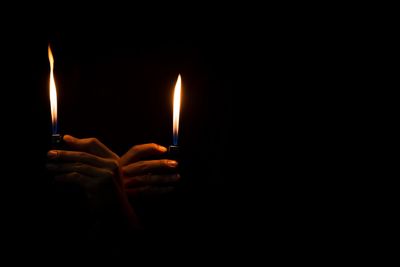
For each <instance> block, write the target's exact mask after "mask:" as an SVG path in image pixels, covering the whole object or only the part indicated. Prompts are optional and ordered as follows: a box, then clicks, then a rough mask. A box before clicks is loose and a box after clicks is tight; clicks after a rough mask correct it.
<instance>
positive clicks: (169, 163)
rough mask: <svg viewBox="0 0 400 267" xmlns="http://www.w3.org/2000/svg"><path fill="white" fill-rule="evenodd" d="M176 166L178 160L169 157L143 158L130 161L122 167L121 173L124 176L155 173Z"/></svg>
mask: <svg viewBox="0 0 400 267" xmlns="http://www.w3.org/2000/svg"><path fill="white" fill-rule="evenodd" d="M177 166H178V162H177V161H175V160H170V159H161V160H144V161H138V162H135V163H131V164H129V165H127V166H124V167H122V169H121V170H122V174H123V175H124V176H128V177H129V176H136V175H144V174H147V173H149V172H150V173H157V172H162V171H170V170H173V169H175V168H176V167H177Z"/></svg>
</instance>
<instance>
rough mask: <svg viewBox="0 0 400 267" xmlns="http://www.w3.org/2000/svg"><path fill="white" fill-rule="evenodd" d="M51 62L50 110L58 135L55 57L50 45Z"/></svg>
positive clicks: (54, 130) (55, 132) (54, 131)
mask: <svg viewBox="0 0 400 267" xmlns="http://www.w3.org/2000/svg"><path fill="white" fill-rule="evenodd" d="M48 54H49V62H50V84H49V88H50V108H51V123H52V126H53V134H57V90H56V83H55V81H54V57H53V53H52V52H51V48H50V45H49V47H48Z"/></svg>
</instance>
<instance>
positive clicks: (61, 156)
mask: <svg viewBox="0 0 400 267" xmlns="http://www.w3.org/2000/svg"><path fill="white" fill-rule="evenodd" d="M47 155H48V158H49V159H51V160H52V161H57V162H60V161H65V162H81V163H85V164H89V165H92V166H95V167H101V168H107V169H109V170H113V171H114V170H116V169H118V162H117V161H116V160H114V159H106V158H101V157H98V156H95V155H93V154H89V153H86V152H80V151H66V150H50V151H49V152H48V153H47Z"/></svg>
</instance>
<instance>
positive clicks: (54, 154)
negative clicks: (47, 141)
mask: <svg viewBox="0 0 400 267" xmlns="http://www.w3.org/2000/svg"><path fill="white" fill-rule="evenodd" d="M57 156H58V152H57V151H56V150H50V151H49V152H47V157H48V158H49V159H55V158H57Z"/></svg>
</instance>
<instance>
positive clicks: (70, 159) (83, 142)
mask: <svg viewBox="0 0 400 267" xmlns="http://www.w3.org/2000/svg"><path fill="white" fill-rule="evenodd" d="M64 141H65V143H66V146H67V147H68V148H69V149H71V150H69V151H67V150H51V151H49V152H48V157H49V159H50V162H49V163H48V164H47V165H46V167H47V169H48V170H49V171H51V172H53V173H54V174H55V179H56V181H58V182H66V183H76V184H79V185H80V186H82V187H84V188H85V189H86V190H87V191H88V192H96V191H97V190H98V189H99V187H100V186H101V185H102V184H106V183H109V182H115V183H116V184H117V185H121V184H122V183H121V178H120V175H119V168H118V159H119V157H118V156H117V155H116V154H115V153H114V152H112V151H111V150H110V149H108V148H107V147H106V146H105V145H104V144H102V143H101V142H100V141H99V140H97V139H96V138H85V139H78V138H75V137H72V136H70V135H65V136H64Z"/></svg>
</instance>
